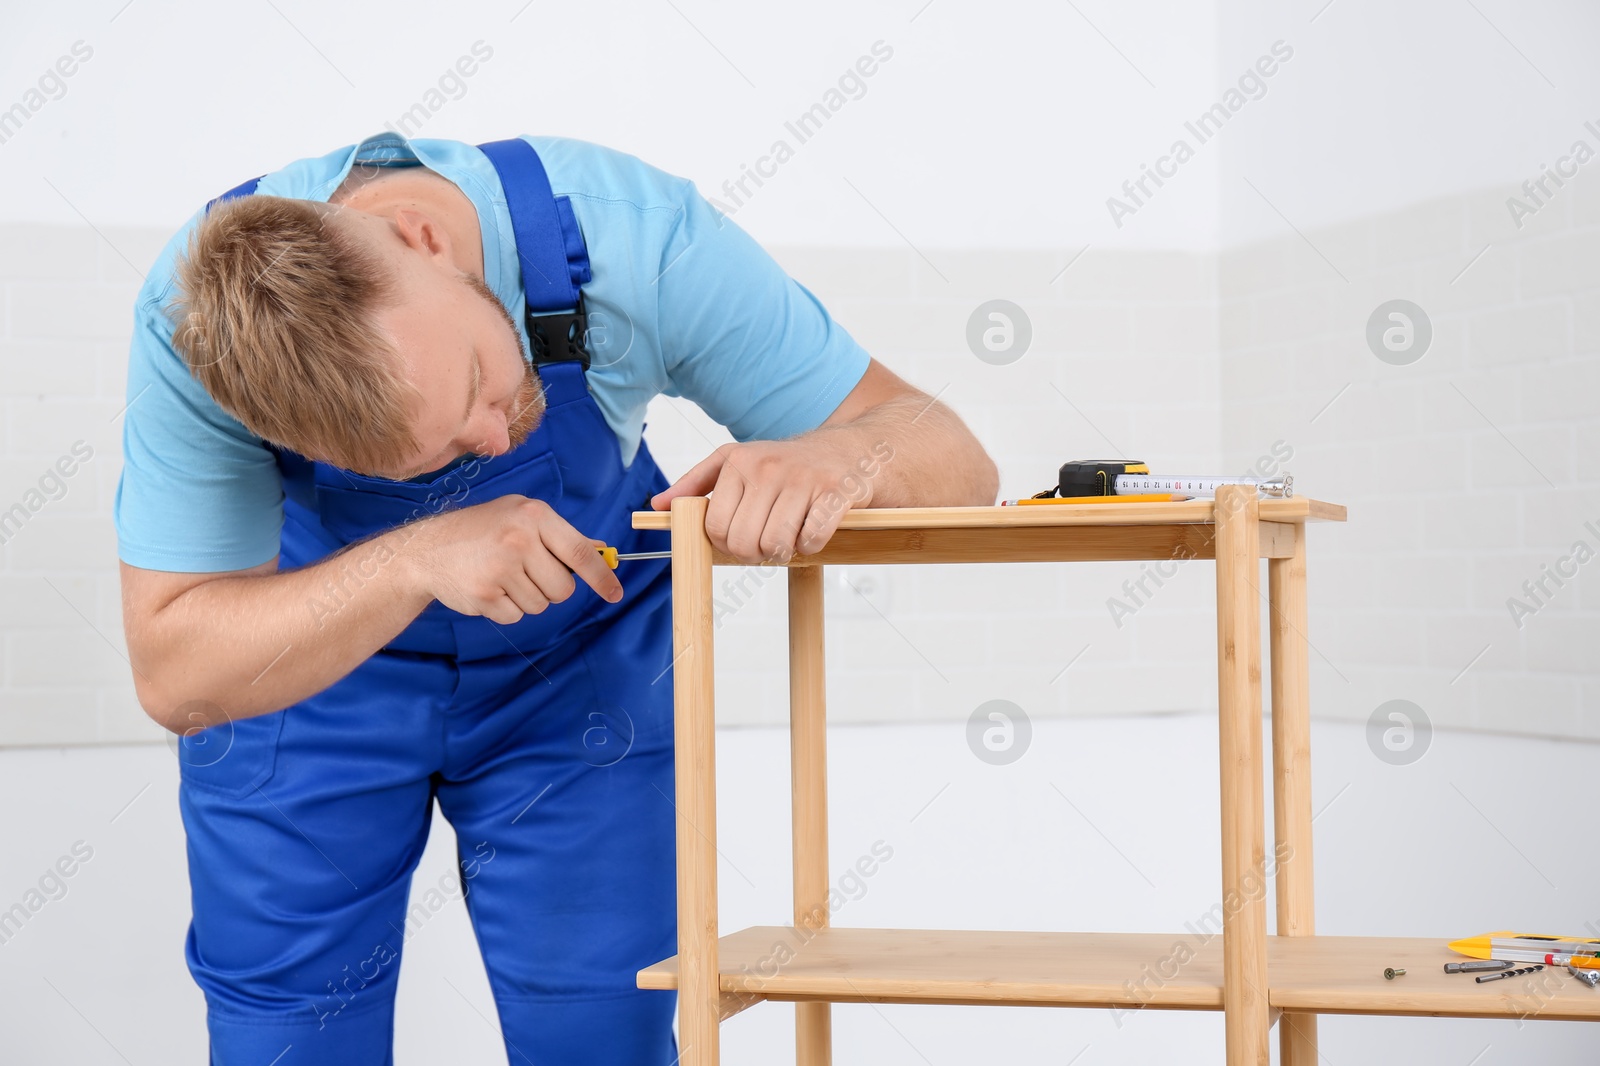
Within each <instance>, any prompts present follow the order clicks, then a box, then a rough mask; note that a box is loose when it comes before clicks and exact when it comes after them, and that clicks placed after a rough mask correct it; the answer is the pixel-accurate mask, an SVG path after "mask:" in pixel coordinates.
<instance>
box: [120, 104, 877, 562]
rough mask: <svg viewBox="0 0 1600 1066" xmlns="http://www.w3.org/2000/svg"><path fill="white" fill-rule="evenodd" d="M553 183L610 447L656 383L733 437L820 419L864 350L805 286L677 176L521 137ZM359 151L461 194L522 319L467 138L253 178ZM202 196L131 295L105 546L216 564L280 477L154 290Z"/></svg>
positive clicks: (368, 143) (334, 176) (271, 517)
mask: <svg viewBox="0 0 1600 1066" xmlns="http://www.w3.org/2000/svg"><path fill="white" fill-rule="evenodd" d="M526 140H527V141H528V142H529V143H530V144H532V145H533V146H534V148H535V149H537V151H538V152H539V156H540V158H541V159H542V160H543V161H544V165H545V170H546V172H547V173H548V174H549V177H550V185H551V189H552V191H553V192H554V193H555V194H556V195H557V196H561V195H565V196H568V197H570V198H571V202H572V209H573V213H574V215H576V217H577V220H578V226H579V228H580V229H581V230H582V232H583V236H584V240H585V242H586V244H587V246H588V250H589V259H590V262H591V264H592V267H593V271H594V278H593V280H592V281H590V282H589V283H588V284H587V285H585V286H584V287H583V291H584V299H585V302H586V304H587V306H588V310H589V315H590V320H591V327H595V328H599V329H602V330H607V331H610V332H609V333H608V334H607V335H605V336H604V337H603V339H602V343H601V344H600V345H599V346H598V347H600V348H601V349H602V351H603V355H600V356H597V357H596V358H595V359H594V361H593V363H592V365H591V367H590V369H589V372H588V383H589V391H590V392H591V393H592V394H593V396H594V398H595V401H596V402H597V403H598V405H599V407H600V410H601V411H602V412H603V413H604V415H605V418H606V421H607V423H608V424H609V425H610V426H611V428H612V429H613V430H614V431H615V432H616V434H617V440H618V443H619V446H620V449H621V453H622V460H623V463H624V464H625V465H626V464H631V463H632V462H633V458H634V455H635V454H636V453H637V451H638V447H639V439H640V435H641V433H642V431H643V426H644V413H645V406H646V404H648V403H649V402H650V399H651V398H652V397H654V396H656V395H657V394H662V393H664V394H666V395H668V396H681V397H685V398H687V399H690V400H693V401H694V402H695V403H697V404H698V405H699V406H700V407H701V408H702V409H703V410H704V411H705V412H706V413H707V414H708V415H710V416H711V417H712V418H713V419H715V420H716V421H717V422H718V423H720V424H721V425H724V426H726V427H727V428H728V430H729V431H730V432H731V433H732V434H733V436H734V438H735V439H736V440H739V441H748V440H778V439H782V438H785V437H791V436H794V435H796V434H798V433H804V432H806V431H808V430H811V429H815V428H816V427H817V426H819V425H821V424H822V422H823V421H824V420H825V419H826V418H827V417H828V416H829V415H830V414H832V413H833V411H834V409H835V408H836V407H838V405H839V403H840V402H841V401H842V400H843V399H844V398H845V397H846V396H847V395H848V394H849V393H850V390H851V389H853V388H854V387H855V385H856V383H857V382H859V381H860V380H861V376H862V375H863V374H864V373H865V372H866V369H867V365H868V362H869V357H868V355H867V353H866V351H865V350H864V349H863V348H862V347H861V346H860V345H859V344H857V343H856V342H855V340H854V339H853V338H852V337H851V336H850V335H849V334H848V333H847V332H845V330H844V329H843V328H842V327H841V326H839V324H838V323H836V322H834V321H833V319H832V318H831V317H830V316H829V314H828V312H827V310H826V309H825V308H823V306H822V304H821V303H820V302H818V300H817V298H816V297H815V296H813V295H812V294H811V292H810V291H809V290H808V289H806V288H805V286H803V285H801V284H800V283H799V282H797V281H795V280H794V279H792V278H790V277H789V276H788V275H787V274H785V273H784V271H783V270H782V268H780V267H779V266H778V265H777V263H775V262H774V261H773V260H772V258H771V256H769V255H768V254H767V253H766V252H765V251H764V250H763V249H762V248H761V246H760V245H758V244H757V243H756V242H755V241H754V240H753V239H752V238H751V237H750V236H749V235H748V234H746V233H745V232H744V231H743V230H742V229H740V228H739V227H738V226H737V225H735V224H734V222H733V221H732V220H731V219H729V218H727V217H726V216H724V215H722V214H720V213H719V212H717V211H716V210H714V209H713V208H712V207H711V206H710V205H709V204H708V203H706V201H705V200H704V199H703V198H702V197H701V196H700V194H699V193H698V192H697V191H696V190H695V187H694V184H693V183H692V182H690V181H687V180H685V179H683V178H677V177H673V176H672V175H670V174H667V173H664V172H663V171H660V170H657V169H656V168H654V167H651V166H649V165H647V164H645V163H643V162H641V161H640V160H638V159H636V158H634V157H633V156H631V155H627V154H625V153H623V152H618V151H614V150H612V149H609V148H603V147H601V146H599V145H595V144H589V143H587V142H584V141H577V140H571V139H567V138H561V137H528V138H526ZM356 162H380V163H385V164H389V165H416V164H417V163H421V164H422V165H424V166H427V167H429V168H430V169H432V170H434V171H436V172H438V173H439V174H442V175H443V176H444V177H446V178H449V179H450V180H451V181H453V182H455V184H456V185H457V186H459V187H460V188H461V190H462V191H463V192H464V193H465V194H466V195H467V196H468V197H469V198H470V199H471V200H472V203H473V206H474V207H475V208H476V209H477V212H478V222H479V226H480V228H481V231H482V236H483V272H484V282H485V283H486V284H487V285H488V286H489V288H490V289H491V290H492V291H493V292H494V293H495V294H496V295H497V296H499V298H500V300H501V301H502V302H503V303H504V304H505V305H506V309H507V310H508V311H510V313H511V317H512V319H513V320H514V321H515V322H516V323H517V329H518V332H519V333H520V334H521V335H522V343H523V348H524V353H526V352H527V351H528V347H527V346H528V338H527V330H526V327H525V325H524V322H523V308H524V297H523V292H522V288H521V285H520V283H519V273H518V268H517V256H516V246H515V241H514V238H513V236H512V229H511V216H510V214H509V212H508V211H507V208H506V201H505V196H504V194H503V193H502V191H501V187H500V179H499V176H498V174H497V173H496V172H495V170H494V167H493V166H492V165H491V164H490V163H489V161H488V159H487V158H486V157H485V156H484V155H483V153H482V152H480V151H479V150H478V149H477V148H476V147H474V146H473V145H469V144H464V143H462V142H459V141H447V140H406V139H405V138H403V137H400V136H398V135H396V134H391V133H385V134H379V135H377V136H373V137H369V138H367V139H366V140H365V141H362V142H361V143H360V144H359V145H350V146H346V147H344V148H340V149H339V150H338V151H335V152H331V153H329V154H328V155H325V156H322V157H321V158H316V159H302V160H299V161H297V162H295V163H291V164H290V165H288V166H286V167H284V168H283V169H282V170H279V171H276V172H274V173H272V174H268V175H267V176H266V177H264V178H262V180H261V184H260V187H259V188H258V190H257V192H258V194H260V195H268V196H286V197H292V198H296V199H304V200H320V201H324V202H325V201H326V200H327V199H328V197H329V196H331V195H332V194H333V193H334V191H335V190H336V189H338V187H339V185H340V184H341V183H342V182H343V181H344V178H345V176H346V174H347V173H348V172H349V170H350V167H351V166H352V165H353V164H354V163H356ZM201 217H203V212H201V213H197V214H196V215H195V217H194V218H192V219H191V220H190V221H189V222H188V223H186V224H185V225H184V227H183V228H182V229H181V230H179V231H178V233H177V234H175V235H174V236H173V238H172V239H171V240H170V241H169V242H168V243H167V245H166V247H165V248H164V249H163V250H162V252H161V255H160V257H159V258H158V259H157V260H156V263H155V266H154V267H152V268H151V271H150V275H149V277H148V279H147V280H146V281H145V284H144V287H143V288H142V289H141V290H140V292H139V297H138V301H137V304H136V308H135V323H134V335H133V345H132V350H131V352H130V355H129V365H128V393H127V395H128V401H129V407H128V409H127V413H126V415H125V416H124V417H125V423H124V427H123V454H124V467H123V472H122V480H121V482H120V484H119V485H118V486H117V495H116V502H115V504H114V514H115V518H116V525H117V544H118V554H119V555H120V557H121V558H122V560H123V561H124V562H127V563H128V564H130V565H132V566H138V567H142V568H145V569H149V570H167V571H178V572H192V573H215V572H219V571H225V570H241V569H245V568H247V567H251V566H256V565H259V564H260V563H264V562H266V561H268V560H270V559H271V558H273V556H275V555H276V554H277V553H278V534H279V530H280V528H281V526H282V522H283V489H282V484H281V481H280V478H279V474H278V468H277V465H276V463H275V462H274V460H273V456H272V453H271V452H270V451H268V449H267V448H266V446H265V444H264V443H263V442H262V440H261V438H259V437H257V436H256V435H255V434H253V433H251V432H250V431H249V430H247V429H246V428H245V427H244V426H243V425H241V424H240V423H239V422H238V421H237V420H236V419H234V418H233V417H232V416H231V415H229V414H228V413H227V412H225V411H223V410H222V409H221V408H220V407H218V406H217V404H216V403H215V402H214V401H213V400H212V399H211V397H210V395H209V394H207V393H206V391H205V389H204V388H202V387H201V386H200V384H199V382H197V381H196V380H195V379H194V377H193V376H192V375H191V374H190V372H189V369H188V367H187V366H186V365H185V364H184V362H183V360H182V358H181V357H179V356H178V355H177V353H176V352H175V351H174V350H173V348H172V343H171V341H172V328H173V323H172V321H171V320H170V319H169V318H168V316H167V314H166V313H165V308H166V307H167V305H168V304H169V303H170V302H171V300H172V298H173V297H174V295H175V292H174V284H173V268H174V264H175V260H176V257H177V256H178V255H180V254H182V252H183V250H184V249H185V248H186V247H187V245H188V241H189V236H190V233H191V232H192V230H193V228H194V226H195V225H196V224H198V222H199V220H200V218H201Z"/></svg>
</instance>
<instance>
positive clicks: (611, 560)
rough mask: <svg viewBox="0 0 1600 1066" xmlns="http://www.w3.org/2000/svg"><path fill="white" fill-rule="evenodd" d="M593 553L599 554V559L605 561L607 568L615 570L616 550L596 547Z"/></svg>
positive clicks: (607, 547)
mask: <svg viewBox="0 0 1600 1066" xmlns="http://www.w3.org/2000/svg"><path fill="white" fill-rule="evenodd" d="M595 551H598V552H599V553H600V558H602V559H604V560H605V561H606V565H607V566H609V567H610V568H611V569H613V570H615V569H616V568H617V549H615V548H613V547H610V546H609V545H608V546H606V547H604V548H599V547H597V548H596V549H595Z"/></svg>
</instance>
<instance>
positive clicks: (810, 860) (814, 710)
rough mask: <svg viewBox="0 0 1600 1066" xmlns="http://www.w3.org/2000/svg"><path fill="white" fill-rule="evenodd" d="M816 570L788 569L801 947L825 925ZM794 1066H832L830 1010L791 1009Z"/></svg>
mask: <svg viewBox="0 0 1600 1066" xmlns="http://www.w3.org/2000/svg"><path fill="white" fill-rule="evenodd" d="M822 577H823V570H822V567H821V566H791V567H790V568H789V759H790V764H789V771H790V785H791V788H792V790H793V794H792V800H791V802H792V807H791V809H792V811H793V821H794V927H795V930H796V935H797V936H798V937H800V938H801V940H802V943H803V942H804V941H805V940H806V939H809V937H810V935H811V933H812V931H814V930H817V929H822V928H824V927H826V926H827V924H828V740H827V697H826V688H827V686H826V682H827V672H826V670H825V668H824V665H823V614H822ZM794 1052H795V1054H794V1058H795V1062H796V1063H797V1064H798V1066H829V1064H830V1063H832V1061H833V1007H832V1004H829V1003H796V1004H795V1007H794Z"/></svg>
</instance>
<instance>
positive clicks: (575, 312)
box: [478, 137, 593, 370]
mask: <svg viewBox="0 0 1600 1066" xmlns="http://www.w3.org/2000/svg"><path fill="white" fill-rule="evenodd" d="M478 148H479V149H480V150H481V151H482V152H483V154H484V155H485V156H487V157H488V159H489V162H490V163H491V164H493V165H494V169H495V172H496V173H497V174H499V175H500V185H501V187H502V188H503V189H504V190H505V196H506V206H507V207H508V208H509V209H510V212H511V228H512V231H513V233H514V234H515V236H516V241H517V262H518V264H519V266H520V268H521V272H522V287H523V290H524V292H525V294H526V297H527V319H528V339H529V340H530V341H531V342H532V344H533V361H534V363H535V364H543V363H558V362H568V361H574V360H575V361H577V362H579V363H580V364H581V365H582V366H583V368H584V369H585V370H587V369H589V351H588V348H587V347H586V346H585V344H584V334H585V331H586V330H587V329H588V315H587V313H586V311H585V308H584V304H583V289H582V288H581V287H580V286H582V285H583V284H584V283H585V282H587V281H589V280H590V278H591V277H592V276H593V273H592V271H591V269H590V266H589V252H588V249H587V248H586V247H585V246H584V243H583V234H582V232H580V231H579V229H578V220H577V217H576V216H575V215H574V214H573V212H572V201H571V200H570V199H569V198H568V197H565V196H556V195H554V194H553V193H552V192H551V191H550V179H549V177H548V176H547V175H546V174H545V170H544V163H542V162H541V161H540V159H539V153H538V152H536V151H534V148H533V145H531V144H529V143H528V142H527V141H525V140H523V139H522V138H521V137H513V138H510V139H508V140H504V141H489V142H488V143H486V144H480V145H478Z"/></svg>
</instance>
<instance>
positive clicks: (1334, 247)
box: [1220, 179, 1600, 738]
mask: <svg viewBox="0 0 1600 1066" xmlns="http://www.w3.org/2000/svg"><path fill="white" fill-rule="evenodd" d="M1505 195H1506V190H1505V189H1504V188H1495V189H1486V190H1484V191H1482V192H1479V193H1471V194H1465V195H1460V196H1451V197H1446V198H1441V199H1438V200H1433V201H1429V202H1426V203H1421V204H1417V205H1415V206H1413V207H1412V208H1410V209H1408V210H1406V211H1402V212H1395V213H1388V214H1383V215H1377V216H1372V217H1367V218H1362V219H1357V220H1355V221H1352V222H1349V223H1346V224H1344V225H1340V226H1338V227H1334V228H1329V229H1322V230H1308V231H1306V233H1305V236H1304V238H1302V237H1300V236H1297V235H1295V234H1293V233H1286V234H1285V235H1284V236H1282V237H1280V238H1277V239H1273V240H1269V241H1264V242H1261V243H1257V244H1254V245H1251V246H1248V247H1244V248H1237V249H1232V250H1230V251H1228V252H1226V253H1224V255H1223V256H1222V268H1221V286H1220V298H1221V308H1220V312H1221V321H1222V323H1223V332H1222V336H1221V359H1222V381H1223V396H1222V406H1223V411H1224V412H1225V414H1226V416H1227V417H1225V418H1224V420H1223V423H1222V434H1223V436H1222V440H1223V448H1224V454H1225V456H1226V458H1227V460H1228V461H1229V462H1230V463H1232V464H1235V465H1237V463H1238V462H1239V461H1241V460H1242V459H1244V458H1245V457H1246V456H1247V455H1248V453H1249V451H1250V449H1252V448H1253V447H1255V446H1256V445H1255V442H1256V441H1257V440H1259V439H1261V438H1262V437H1272V436H1282V437H1285V438H1286V439H1290V440H1292V441H1293V442H1294V444H1295V447H1296V453H1297V454H1296V460H1295V474H1296V478H1297V483H1298V485H1299V487H1301V488H1302V489H1303V490H1304V491H1305V492H1307V493H1308V494H1310V495H1314V496H1322V497H1327V498H1330V499H1335V500H1338V501H1339V502H1342V503H1346V504H1348V505H1349V506H1350V522H1349V524H1348V526H1347V527H1344V528H1338V529H1332V528H1329V529H1326V530H1325V531H1323V532H1322V533H1321V535H1320V536H1317V537H1315V539H1314V540H1313V548H1314V552H1313V556H1312V559H1311V569H1310V581H1311V586H1312V610H1311V634H1310V636H1311V640H1312V642H1313V643H1314V644H1315V645H1316V646H1317V648H1318V649H1319V651H1320V652H1321V653H1322V654H1321V655H1313V656H1312V660H1311V668H1312V676H1313V683H1314V690H1315V692H1316V693H1317V695H1318V697H1319V698H1318V700H1317V705H1316V710H1317V712H1318V713H1320V714H1323V715H1333V716H1340V717H1350V718H1356V719H1365V718H1367V717H1368V715H1370V714H1371V712H1372V711H1373V710H1374V709H1375V708H1376V707H1377V706H1378V705H1379V704H1380V703H1382V702H1384V701H1385V700H1388V699H1394V698H1404V699H1409V700H1412V701H1413V702H1415V703H1417V704H1418V705H1419V706H1421V707H1422V708H1423V710H1424V711H1425V712H1426V713H1427V714H1428V715H1429V717H1430V718H1431V719H1432V721H1433V722H1434V724H1436V725H1455V726H1464V727H1469V728H1478V729H1486V730H1493V731H1504V732H1515V733H1534V734H1547V735H1554V736H1566V737H1585V738H1594V737H1597V736H1600V701H1597V698H1596V697H1597V696H1600V685H1597V678H1600V669H1597V666H1596V651H1597V647H1600V613H1597V612H1596V610H1595V608H1596V605H1597V602H1600V596H1597V594H1596V593H1595V591H1594V590H1595V588H1596V586H1600V576H1597V575H1600V568H1595V567H1583V568H1581V569H1580V571H1579V576H1578V578H1577V579H1575V580H1571V581H1568V583H1567V586H1566V587H1565V588H1564V589H1561V590H1556V591H1555V593H1554V596H1553V598H1552V599H1551V600H1550V601H1549V603H1548V606H1546V607H1544V608H1542V609H1541V610H1539V612H1538V614H1537V615H1535V616H1534V617H1531V618H1526V619H1524V625H1523V627H1522V628H1521V629H1520V630H1519V629H1518V628H1517V627H1516V626H1515V625H1514V624H1513V622H1512V620H1511V615H1510V612H1509V611H1508V609H1507V606H1506V600H1507V598H1508V597H1512V596H1518V597H1521V596H1523V592H1522V590H1521V584H1522V582H1523V581H1524V580H1527V579H1532V578H1537V577H1539V575H1540V566H1541V565H1545V564H1551V563H1553V562H1554V561H1555V559H1556V558H1557V557H1558V556H1561V555H1564V554H1566V553H1567V551H1568V550H1569V549H1570V547H1571V545H1572V544H1573V542H1574V541H1575V540H1577V539H1580V538H1581V539H1584V540H1586V541H1587V542H1588V544H1589V546H1590V547H1591V548H1593V549H1596V550H1600V537H1597V536H1596V535H1595V534H1593V533H1591V532H1588V531H1587V530H1585V529H1584V528H1583V523H1584V522H1585V521H1586V520H1593V521H1595V522H1596V525H1597V527H1600V472H1597V471H1596V469H1595V466H1594V457H1595V446H1596V444H1600V414H1597V412H1596V401H1597V400H1600V387H1597V386H1600V330H1597V325H1600V321H1597V299H1596V296H1597V292H1600V186H1597V184H1596V182H1595V181H1592V180H1588V179H1584V180H1579V181H1574V182H1571V183H1569V185H1568V187H1567V188H1565V189H1564V190H1562V191H1561V194H1560V195H1559V196H1558V197H1556V198H1555V199H1554V200H1553V201H1551V202H1550V203H1549V204H1548V205H1547V206H1546V207H1545V208H1543V209H1542V210H1541V211H1540V212H1539V214H1538V215H1537V216H1536V217H1535V218H1533V219H1531V220H1528V224H1527V225H1526V226H1525V227H1524V228H1523V229H1522V230H1521V231H1518V230H1516V228H1515V227H1514V226H1513V225H1512V224H1511V221H1510V215H1509V213H1508V212H1507V210H1506V208H1505ZM1308 242H1309V244H1310V245H1311V246H1314V247H1315V249H1316V251H1313V250H1312V247H1308ZM1486 245H1487V246H1488V249H1487V251H1484V248H1485V246H1486ZM1318 251H1320V252H1321V253H1322V255H1325V256H1327V258H1328V259H1330V260H1331V261H1332V262H1333V264H1334V266H1336V267H1337V269H1338V271H1339V272H1340V273H1342V274H1344V275H1345V277H1346V278H1347V279H1348V281H1341V280H1340V279H1339V278H1338V277H1337V276H1336V275H1335V273H1334V271H1333V270H1332V269H1330V267H1329V266H1328V264H1327V263H1325V262H1323V260H1322V259H1321V258H1320V257H1319V256H1318V255H1317V252H1318ZM1480 252H1482V255H1481V257H1479V258H1478V259H1477V260H1476V261H1475V262H1474V261H1473V258H1474V256H1478V255H1479V253H1480ZM1469 263H1470V264H1471V266H1470V268H1468V264H1469ZM1464 268H1466V269H1465V272H1464V273H1463V270H1464ZM1389 299H1408V300H1412V301H1414V302H1415V303H1417V304H1418V305H1420V306H1421V307H1422V308H1423V309H1424V311H1426V312H1427V313H1428V315H1429V316H1430V318H1431V320H1432V323H1433V328H1434V340H1433V344H1432V346H1431V348H1430V349H1429V350H1428V352H1427V353H1426V354H1425V355H1424V356H1423V357H1422V358H1421V359H1420V360H1419V361H1417V362H1415V363H1413V364H1411V365H1408V366H1391V365H1388V364H1386V363H1384V362H1382V361H1380V360H1379V359H1377V358H1376V357H1375V356H1374V355H1373V354H1372V353H1371V351H1369V349H1368V347H1367V344H1366V340H1365V326H1366V322H1367V318H1368V316H1369V315H1370V314H1371V313H1372V311H1373V310H1374V308H1376V307H1377V305H1378V304H1380V303H1382V302H1384V301H1386V300H1389ZM1346 385H1348V389H1347V390H1346V391H1345V392H1344V393H1343V394H1342V395H1340V396H1339V398H1338V399H1337V400H1336V401H1335V402H1333V404H1332V406H1330V407H1327V409H1326V410H1325V411H1323V408H1324V405H1327V404H1328V403H1329V401H1330V400H1333V398H1334V396H1335V395H1336V394H1337V393H1338V392H1339V390H1340V389H1341V388H1342V387H1345V386H1346ZM1319 411H1322V413H1321V414H1320V415H1318V412H1319ZM1313 417H1315V421H1314V422H1313V421H1312V419H1313ZM1546 479H1548V481H1547V480H1546ZM1551 588H1552V590H1554V586H1553V585H1552V586H1551ZM1480 652H1481V653H1482V657H1481V658H1477V659H1476V661H1475V662H1474V657H1475V656H1478V655H1479V653H1480ZM1469 663H1471V664H1472V665H1471V667H1470V669H1468V664H1469ZM1463 671H1465V672H1463Z"/></svg>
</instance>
